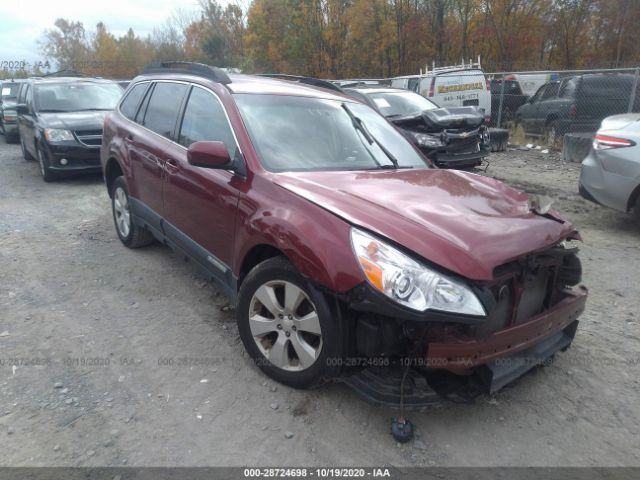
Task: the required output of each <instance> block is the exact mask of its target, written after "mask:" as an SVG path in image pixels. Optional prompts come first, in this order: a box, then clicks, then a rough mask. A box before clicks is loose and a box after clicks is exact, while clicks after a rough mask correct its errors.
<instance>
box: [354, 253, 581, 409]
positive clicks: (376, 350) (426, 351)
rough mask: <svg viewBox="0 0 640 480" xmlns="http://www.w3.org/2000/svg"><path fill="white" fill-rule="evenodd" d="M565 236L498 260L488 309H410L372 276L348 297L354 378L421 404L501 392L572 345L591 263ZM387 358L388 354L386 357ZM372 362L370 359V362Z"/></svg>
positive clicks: (481, 291) (486, 290) (382, 397)
mask: <svg viewBox="0 0 640 480" xmlns="http://www.w3.org/2000/svg"><path fill="white" fill-rule="evenodd" d="M566 243H570V242H563V243H561V244H558V245H556V246H554V247H552V248H548V249H545V250H544V251H541V252H536V253H532V254H530V255H526V256H524V257H522V258H520V259H518V260H517V261H514V262H510V263H508V264H506V265H502V266H500V267H498V268H496V269H495V271H494V279H493V280H492V281H490V282H482V283H475V284H474V285H473V286H472V287H473V289H474V291H475V293H476V295H477V297H478V298H479V299H480V300H481V302H482V304H483V306H484V308H485V310H486V312H487V314H486V316H484V317H475V316H466V315H459V314H452V313H443V312H436V311H426V312H415V311H410V310H409V309H406V308H404V307H402V306H401V305H397V304H396V303H394V302H392V301H389V299H387V298H385V297H384V296H381V295H380V294H379V292H376V291H375V290H374V289H372V288H371V287H370V286H368V285H366V284H364V285H361V286H360V287H358V288H356V289H354V290H353V291H351V292H350V293H349V294H348V295H347V296H346V297H345V298H343V299H342V300H343V305H344V306H345V308H346V309H348V310H349V314H348V315H349V318H351V319H352V321H351V322H349V332H348V335H349V337H350V338H351V339H353V341H350V342H349V343H350V344H351V351H350V352H349V355H350V356H351V358H367V359H377V360H376V361H375V362H374V363H369V364H366V365H363V364H362V363H361V364H358V365H355V364H354V365H352V367H353V368H351V369H348V370H347V371H346V372H345V375H344V378H343V380H344V382H345V383H347V384H348V385H350V386H351V387H352V388H354V389H355V390H356V391H357V392H358V393H359V394H360V395H361V396H362V397H363V398H365V399H366V400H368V401H370V402H373V403H377V404H384V405H389V406H398V405H399V402H400V399H401V398H402V401H403V403H404V405H405V406H412V407H421V406H425V405H428V404H432V403H434V402H437V401H439V398H440V397H442V396H444V397H446V398H450V399H453V400H471V399H472V398H473V397H475V396H476V395H478V394H480V393H493V392H495V391H497V390H499V389H501V388H502V387H504V386H505V385H507V384H508V383H510V382H512V381H513V380H515V379H517V378H518V377H520V376H522V375H523V374H524V373H526V372H527V371H529V370H530V369H532V368H533V367H535V366H536V365H540V364H542V363H544V362H546V361H548V359H549V358H551V357H552V356H553V355H554V354H555V353H556V352H558V351H564V350H566V349H567V348H568V347H569V346H570V344H571V341H572V339H573V337H574V334H575V332H576V328H577V325H578V317H579V316H580V314H581V313H582V312H583V311H584V308H585V302H586V297H587V291H586V289H585V288H584V287H576V285H578V284H579V283H580V281H581V265H580V260H579V258H578V257H577V255H576V253H577V249H576V248H567V247H566ZM382 359H384V362H383V361H382ZM363 367H367V368H363Z"/></svg>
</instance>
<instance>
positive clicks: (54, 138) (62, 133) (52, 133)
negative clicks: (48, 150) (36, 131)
mask: <svg viewBox="0 0 640 480" xmlns="http://www.w3.org/2000/svg"><path fill="white" fill-rule="evenodd" d="M44 138H46V139H47V140H48V141H49V142H64V141H67V140H73V133H71V131H70V130H59V129H57V128H45V129H44Z"/></svg>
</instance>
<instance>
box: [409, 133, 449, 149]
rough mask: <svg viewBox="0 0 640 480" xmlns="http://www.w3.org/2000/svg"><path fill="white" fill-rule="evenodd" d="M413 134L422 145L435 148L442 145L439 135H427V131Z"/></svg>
mask: <svg viewBox="0 0 640 480" xmlns="http://www.w3.org/2000/svg"><path fill="white" fill-rule="evenodd" d="M413 136H414V138H415V139H416V142H418V145H420V146H421V147H431V148H433V147H441V146H442V142H441V141H440V139H439V138H438V137H434V136H432V135H427V134H426V133H414V134H413Z"/></svg>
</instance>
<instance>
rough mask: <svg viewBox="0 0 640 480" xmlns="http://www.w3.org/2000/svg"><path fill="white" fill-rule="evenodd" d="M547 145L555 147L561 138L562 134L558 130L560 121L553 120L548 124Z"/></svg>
mask: <svg viewBox="0 0 640 480" xmlns="http://www.w3.org/2000/svg"><path fill="white" fill-rule="evenodd" d="M546 134H547V145H549V146H550V147H553V146H555V145H556V143H557V142H558V141H559V139H560V135H559V132H558V123H557V122H556V121H555V120H552V121H551V122H549V124H548V125H547V131H546Z"/></svg>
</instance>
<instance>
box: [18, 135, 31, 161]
mask: <svg viewBox="0 0 640 480" xmlns="http://www.w3.org/2000/svg"><path fill="white" fill-rule="evenodd" d="M20 149H21V150H22V158H24V159H25V160H34V158H33V155H31V154H30V153H29V151H28V150H27V147H26V146H25V145H24V139H23V138H22V137H20Z"/></svg>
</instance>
